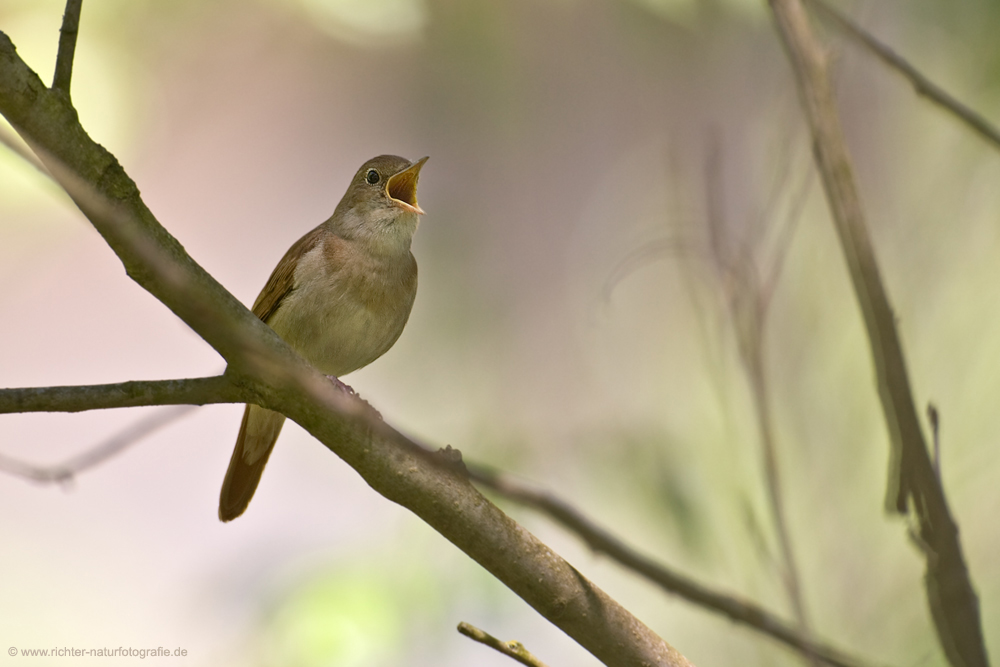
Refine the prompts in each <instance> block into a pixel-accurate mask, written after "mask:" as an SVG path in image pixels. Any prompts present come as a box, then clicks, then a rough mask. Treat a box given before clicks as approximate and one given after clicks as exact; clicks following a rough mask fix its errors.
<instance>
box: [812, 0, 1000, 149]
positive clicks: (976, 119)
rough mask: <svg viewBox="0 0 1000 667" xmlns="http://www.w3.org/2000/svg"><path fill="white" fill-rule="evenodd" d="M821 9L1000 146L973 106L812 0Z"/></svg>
mask: <svg viewBox="0 0 1000 667" xmlns="http://www.w3.org/2000/svg"><path fill="white" fill-rule="evenodd" d="M808 2H809V3H810V4H811V5H812V6H813V7H815V8H816V9H817V10H819V13H820V15H822V16H823V17H825V18H827V19H829V20H830V21H831V22H833V24H834V25H836V26H837V27H838V28H840V29H841V30H842V31H844V32H845V33H846V34H847V35H848V36H850V37H852V38H853V39H854V40H855V41H857V42H858V43H859V44H861V45H862V46H863V47H865V48H866V49H868V50H869V51H870V52H871V53H873V54H874V55H875V56H876V57H877V58H878V59H879V60H881V61H882V62H883V63H885V64H886V65H888V66H889V67H891V68H892V69H894V70H896V71H897V72H899V73H900V74H902V75H903V76H904V77H905V78H906V79H907V80H908V81H909V82H910V83H911V84H912V85H913V88H914V90H916V91H917V94H918V95H923V96H924V97H926V98H927V99H929V100H931V101H932V102H934V103H935V104H937V105H938V106H940V107H942V108H943V109H945V110H946V111H949V112H951V113H952V114H953V115H954V116H955V117H956V118H958V119H959V120H961V121H962V122H963V123H965V124H966V125H968V126H969V127H970V128H971V129H972V130H973V131H974V132H977V133H978V134H979V136H981V137H982V138H984V139H986V140H987V141H989V142H990V143H992V144H993V145H994V147H1000V130H998V129H997V128H996V127H995V126H994V125H993V124H992V123H990V122H989V121H988V120H986V119H985V118H983V117H982V116H981V115H980V114H979V113H977V112H976V111H974V110H973V109H971V108H969V107H968V106H966V105H965V104H963V103H962V102H959V101H958V100H957V99H956V98H955V97H953V96H952V95H951V94H949V93H948V92H946V91H945V90H944V89H943V88H941V87H940V86H938V85H937V84H936V83H934V82H933V81H931V80H930V79H928V78H927V77H926V76H924V75H923V74H921V73H920V71H919V70H917V68H915V67H914V66H913V65H911V64H910V63H909V62H907V61H906V60H905V59H904V58H903V57H902V56H900V55H898V54H897V53H896V52H895V51H893V50H892V49H890V48H889V47H888V46H886V45H885V44H883V43H882V42H880V41H879V40H878V39H876V38H875V37H874V36H873V35H872V34H871V33H869V32H868V31H866V30H865V29H864V28H862V27H861V26H859V25H858V24H857V23H854V22H853V21H851V19H849V18H847V16H845V15H844V14H841V13H840V12H839V11H837V10H836V9H834V8H833V7H831V6H830V5H828V4H827V3H826V2H824V1H823V0H808Z"/></svg>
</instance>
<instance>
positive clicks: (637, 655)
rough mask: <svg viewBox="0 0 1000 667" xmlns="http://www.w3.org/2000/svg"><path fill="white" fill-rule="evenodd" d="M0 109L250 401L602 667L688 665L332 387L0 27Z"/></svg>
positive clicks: (447, 471)
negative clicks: (151, 199) (158, 215)
mask: <svg viewBox="0 0 1000 667" xmlns="http://www.w3.org/2000/svg"><path fill="white" fill-rule="evenodd" d="M0 113H2V114H3V115H4V116H5V117H6V118H7V120H8V121H9V122H10V124H11V125H12V126H13V127H14V128H15V130H17V132H18V133H19V134H20V135H21V136H22V137H24V138H25V140H26V141H27V142H28V144H29V145H30V146H31V147H32V149H33V150H34V151H35V153H36V154H37V155H38V156H39V157H40V158H41V160H42V162H43V163H44V164H45V166H46V168H47V169H48V170H49V171H50V172H51V173H52V175H53V176H54V177H55V179H56V180H57V181H58V182H59V183H60V185H61V186H62V187H63V188H64V189H66V191H67V192H68V193H69V195H70V196H71V197H72V198H73V200H74V202H75V203H76V204H77V206H79V207H80V209H81V210H82V211H83V212H84V214H85V215H86V216H87V218H88V219H89V220H90V221H91V223H92V224H93V225H94V227H95V229H97V231H98V232H99V233H100V234H101V235H102V236H103V237H104V239H105V240H106V241H107V243H108V245H109V246H110V247H111V248H112V250H114V251H115V253H116V254H117V255H118V257H119V258H120V259H121V261H122V263H123V264H124V265H125V268H126V271H127V273H128V275H129V276H130V277H131V278H132V279H133V280H135V281H136V282H138V283H139V284H140V285H141V286H142V287H143V288H144V289H146V290H147V291H149V292H150V293H151V294H152V295H153V296H155V297H156V298H157V299H159V300H160V301H161V302H163V303H164V305H166V306H167V307H168V308H170V309H171V310H172V311H173V312H174V313H176V314H177V316H178V317H180V318H181V319H182V320H183V321H184V322H185V323H187V324H188V325H189V326H190V327H191V328H192V329H194V330H195V331H196V332H197V333H198V334H199V335H200V336H201V337H202V338H204V339H205V340H206V341H207V342H208V343H209V344H210V345H211V346H212V347H213V348H214V349H215V350H217V351H218V352H219V353H220V354H221V355H222V356H223V357H224V358H225V359H226V361H227V362H228V363H229V367H228V369H227V371H226V374H227V375H228V376H229V377H230V378H231V379H232V381H233V383H234V384H235V385H237V386H238V387H240V388H241V389H242V390H243V391H245V392H246V396H247V399H248V400H251V401H252V402H254V403H257V404H259V405H262V406H264V407H266V408H269V409H272V410H276V411H279V412H281V413H283V414H285V415H287V416H288V417H289V418H291V419H292V420H294V421H296V422H297V423H298V424H300V425H301V426H302V427H303V428H305V429H306V430H307V431H309V432H310V433H311V434H312V435H314V436H315V437H316V438H318V439H319V440H320V441H321V442H323V443H324V444H325V445H326V446H327V447H328V448H329V449H330V450H331V451H333V452H334V453H336V454H337V455H338V456H340V457H341V458H342V459H343V460H344V461H346V462H347V463H348V464H349V465H350V466H352V467H353V468H354V469H355V470H356V471H357V472H358V473H359V474H360V475H361V476H362V477H363V478H364V479H365V481H366V482H368V484H369V485H370V486H371V487H372V488H373V489H375V490H376V491H378V492H379V493H380V494H382V495H383V496H385V497H386V498H388V499H389V500H392V501H393V502H396V503H398V504H400V505H402V506H404V507H406V508H407V509H409V510H410V511H412V512H413V513H414V514H416V515H417V516H419V517H420V518H421V519H423V520H424V521H425V522H426V523H427V524H428V525H430V526H431V527H432V528H434V529H435V530H437V531H438V532H439V533H440V534H441V535H442V536H444V537H445V538H446V539H448V540H449V541H451V542H452V543H453V544H455V545H456V546H457V547H458V548H459V549H461V550H462V551H464V552H465V553H466V554H468V555H469V556H470V557H471V558H473V559H474V560H475V561H477V562H478V563H479V564H480V565H482V566H483V567H484V568H485V569H486V570H487V571H489V572H490V573H491V574H493V575H494V576H495V577H496V578H497V579H499V580H500V581H502V582H503V583H504V584H505V585H507V586H508V587H509V588H510V589H511V590H512V591H514V592H515V593H516V594H517V595H519V596H520V597H521V598H523V599H524V600H525V601H526V602H527V603H528V604H530V605H531V606H532V607H534V608H535V609H536V610H537V611H538V612H539V613H540V614H542V615H543V616H544V617H545V618H547V619H548V620H549V621H550V622H552V623H553V624H554V625H555V626H557V627H559V628H560V629H562V630H563V631H564V632H565V633H566V634H568V635H569V636H570V637H572V638H573V639H575V640H576V641H577V642H578V643H579V644H580V645H581V646H583V647H584V648H586V649H587V650H589V651H590V652H591V653H592V654H593V655H594V656H595V657H597V658H598V659H599V660H601V661H602V662H604V663H605V664H606V665H609V666H613V667H618V666H621V667H633V666H636V665H664V666H666V665H669V666H677V667H682V666H686V665H689V664H690V663H688V661H687V660H686V659H685V658H684V656H683V655H681V654H680V653H679V652H678V651H677V650H676V649H675V648H673V647H672V646H671V645H670V644H668V643H667V642H665V641H664V640H663V639H661V638H660V637H658V636H657V635H656V634H655V633H654V632H653V631H652V630H650V629H649V628H648V627H647V626H646V625H644V624H643V623H642V622H641V621H639V620H638V619H637V618H635V617H634V616H633V615H632V614H630V613H629V612H628V611H627V610H626V609H624V608H623V607H622V606H621V605H620V604H618V603H617V602H616V601H615V600H613V599H612V598H611V597H609V596H608V595H607V594H606V593H605V592H604V591H602V590H601V589H599V588H598V587H596V586H595V585H594V584H592V583H591V582H590V581H588V580H587V579H586V578H584V577H583V575H581V574H580V573H579V572H578V571H577V570H576V569H574V568H573V567H572V566H571V565H570V564H569V563H567V562H566V561H565V560H563V559H562V558H561V557H559V555H558V554H556V553H555V552H553V551H552V550H551V549H550V548H549V547H548V546H546V545H545V544H543V543H542V542H540V541H539V540H538V539H537V538H536V537H534V536H533V535H531V534H530V533H529V532H527V531H526V530H525V529H524V528H523V527H521V526H519V525H518V524H517V523H515V522H514V521H513V520H512V519H511V518H510V517H508V516H507V515H506V514H504V513H503V512H501V511H500V510H499V509H498V508H497V507H496V506H495V505H493V504H492V503H490V502H489V501H488V500H486V499H485V498H484V497H483V496H482V495H480V494H479V493H478V492H477V491H476V490H475V488H474V487H473V486H472V484H471V483H470V482H469V480H468V477H467V476H466V474H465V473H464V471H463V470H461V469H459V468H458V466H445V465H435V464H434V463H433V462H431V461H429V460H428V457H427V455H426V454H425V453H424V452H425V450H424V449H423V448H422V447H420V446H419V445H417V444H416V443H415V442H413V441H412V440H409V439H408V438H406V437H405V436H403V435H401V434H400V433H398V432H397V431H395V430H393V429H392V428H390V427H389V426H388V425H386V424H384V423H383V422H381V421H380V420H379V419H377V417H375V416H374V414H373V411H372V410H371V409H370V408H367V407H365V406H364V405H363V404H362V403H361V402H360V401H356V400H354V399H352V398H351V397H349V396H347V395H345V394H344V392H342V391H340V390H338V389H336V388H335V387H334V386H333V385H332V384H331V383H330V382H329V381H328V380H327V378H326V377H325V376H324V375H322V374H321V373H320V372H319V371H317V370H316V369H315V368H313V367H312V366H310V365H309V364H307V363H306V362H305V361H304V360H303V359H302V358H301V357H299V356H298V355H297V354H295V352H294V351H293V350H292V349H291V348H290V347H289V346H288V345H287V344H286V343H285V342H284V341H282V340H281V338H279V337H278V335H277V334H275V333H274V331H272V330H271V329H270V327H268V326H267V325H265V324H264V323H263V322H261V321H260V320H259V319H258V318H256V317H254V315H253V314H252V313H251V312H250V311H249V310H247V309H246V308H245V307H244V306H243V305H242V304H241V303H239V301H237V300H236V298H235V297H234V296H233V295H232V294H230V293H229V292H228V291H226V290H225V288H223V287H222V285H220V284H219V283H218V282H217V281H216V280H215V279H214V278H212V277H211V276H210V275H209V274H208V273H206V272H205V270H204V269H202V268H201V267H200V266H199V265H198V264H197V263H195V261H194V260H193V259H192V258H191V257H190V256H189V255H188V254H187V253H186V252H185V251H184V249H183V247H181V245H180V243H178V242H177V240H176V239H175V238H174V237H173V236H171V235H170V234H169V233H168V232H167V231H166V230H165V229H164V228H163V227H162V226H160V224H159V223H158V222H157V221H156V219H155V218H154V217H153V214H152V213H151V212H150V211H149V209H148V208H146V206H145V204H144V203H143V202H142V199H141V198H140V196H139V191H138V188H136V186H135V183H133V182H132V180H131V179H130V178H129V177H128V176H127V175H126V174H125V171H124V170H123V169H122V168H121V166H120V165H119V164H118V161H117V160H116V159H115V158H114V156H112V155H111V154H110V153H108V152H107V151H106V150H105V149H103V148H102V147H100V146H98V145H97V144H96V143H94V142H93V141H92V140H91V139H90V137H89V136H87V134H86V132H85V131H84V130H83V128H82V127H81V126H80V124H79V121H78V119H77V115H76V112H75V110H74V109H73V108H72V106H71V105H70V104H69V101H68V98H67V97H66V96H65V95H62V94H59V93H53V91H50V90H48V89H46V88H45V86H44V85H43V84H42V82H41V80H39V78H38V76H37V75H36V74H35V73H34V72H32V71H31V69H30V68H28V66H27V65H26V64H25V63H24V62H23V61H22V60H21V59H20V58H19V57H18V56H17V53H16V51H15V49H14V45H13V44H12V43H11V41H10V39H9V38H8V37H7V36H6V35H5V34H3V33H2V32H0Z"/></svg>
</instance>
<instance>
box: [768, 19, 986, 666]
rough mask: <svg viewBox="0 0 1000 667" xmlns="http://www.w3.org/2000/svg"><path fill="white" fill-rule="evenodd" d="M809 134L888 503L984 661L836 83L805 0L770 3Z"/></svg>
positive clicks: (940, 628)
mask: <svg viewBox="0 0 1000 667" xmlns="http://www.w3.org/2000/svg"><path fill="white" fill-rule="evenodd" d="M770 5H771V9H772V11H773V14H774V18H775V23H776V25H777V29H778V33H779V34H780V35H781V39H782V41H783V42H784V45H785V49H786V51H787V54H788V58H789V60H790V61H791V64H792V69H793V70H794V73H795V78H796V82H797V85H798V90H799V97H800V101H801V104H802V107H803V110H804V112H805V115H806V119H807V121H808V123H809V128H810V131H811V133H812V139H813V146H814V156H815V159H816V164H817V167H818V168H819V172H820V175H821V177H822V180H823V187H824V190H825V191H826V196H827V201H828V203H829V205H830V210H831V213H832V219H833V223H834V226H835V228H836V230H837V235H838V237H839V238H840V244H841V248H842V250H843V253H844V256H845V259H846V260H847V266H848V270H849V273H850V276H851V281H852V283H853V285H854V291H855V294H856V295H857V298H858V302H859V304H860V305H861V311H862V314H863V317H864V322H865V327H866V330H867V333H868V340H869V343H870V348H871V354H872V357H873V361H874V365H875V372H876V375H877V378H878V390H879V397H880V398H881V400H882V407H883V412H884V415H885V420H886V424H887V426H888V428H889V432H890V435H891V440H892V463H893V467H892V468H891V469H890V480H889V482H890V484H889V494H888V496H887V505H888V508H889V509H890V510H895V511H897V512H901V513H902V512H906V511H907V506H908V504H909V505H910V506H911V507H912V509H913V510H914V512H915V513H916V516H917V520H918V521H919V525H920V538H921V540H922V541H923V542H924V544H926V545H927V547H928V549H929V551H928V552H927V553H926V554H925V555H926V562H927V572H926V576H925V584H926V587H927V598H928V603H929V605H930V610H931V615H932V617H933V618H934V625H935V628H936V629H937V634H938V639H939V641H940V643H941V646H942V648H943V649H944V652H945V655H947V657H948V660H949V661H950V662H951V664H952V665H954V666H955V667H986V666H987V665H988V664H989V660H988V658H987V656H986V646H985V643H984V641H983V634H982V627H981V622H980V616H979V599H978V598H977V597H976V593H975V590H974V589H973V586H972V581H971V579H970V576H969V572H968V569H967V567H966V565H965V557H964V556H963V554H962V547H961V544H960V542H959V539H958V525H957V524H956V523H955V520H954V519H953V518H952V516H951V510H950V509H949V507H948V503H947V500H946V498H945V494H944V489H943V488H942V486H941V483H940V480H939V479H938V476H937V475H936V474H935V472H934V466H933V464H932V463H931V460H930V456H929V454H928V451H927V444H926V442H925V440H924V435H923V431H922V430H921V427H920V422H919V419H918V417H917V410H916V405H915V402H914V399H913V393H912V390H911V389H910V383H909V378H908V375H907V371H906V363H905V359H904V356H903V349H902V344H901V343H900V340H899V334H898V332H897V331H896V322H895V316H894V314H893V311H892V307H891V306H890V305H889V299H888V296H887V295H886V292H885V287H884V286H883V284H882V279H881V276H880V275H879V269H878V263H877V261H876V258H875V251H874V248H873V247H872V244H871V239H870V238H869V235H868V226H867V222H866V221H865V215H864V209H863V208H862V205H861V198H860V196H859V194H858V188H857V184H856V183H855V180H854V171H853V168H852V166H851V160H850V156H849V154H848V151H847V145H846V143H845V142H844V137H843V132H842V130H841V127H840V118H839V116H838V114H837V106H836V104H835V102H834V96H833V90H832V87H831V86H830V80H829V74H828V69H827V61H826V53H825V50H824V49H823V47H822V45H821V44H820V43H819V42H818V41H817V40H816V38H815V37H814V36H813V32H812V27H811V26H810V24H809V18H808V15H807V14H806V12H805V10H804V8H803V6H802V3H801V2H800V0H770Z"/></svg>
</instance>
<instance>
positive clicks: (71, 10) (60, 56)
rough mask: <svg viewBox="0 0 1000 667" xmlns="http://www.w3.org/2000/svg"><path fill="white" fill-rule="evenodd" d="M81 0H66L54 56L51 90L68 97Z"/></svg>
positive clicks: (78, 29) (78, 28)
mask: <svg viewBox="0 0 1000 667" xmlns="http://www.w3.org/2000/svg"><path fill="white" fill-rule="evenodd" d="M82 4H83V0H66V11H65V13H64V14H63V22H62V27H61V28H59V52H58V53H57V54H56V72H55V74H54V75H53V76H52V89H53V90H61V91H62V92H64V93H66V97H69V83H70V78H71V77H72V76H73V56H74V54H75V52H76V36H77V33H79V31H80V8H81V5H82Z"/></svg>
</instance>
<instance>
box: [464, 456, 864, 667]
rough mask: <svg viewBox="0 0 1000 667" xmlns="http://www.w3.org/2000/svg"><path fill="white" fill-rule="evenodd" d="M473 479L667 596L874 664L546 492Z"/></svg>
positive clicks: (850, 661) (492, 476)
mask: <svg viewBox="0 0 1000 667" xmlns="http://www.w3.org/2000/svg"><path fill="white" fill-rule="evenodd" d="M469 476H470V477H471V478H472V480H473V481H475V482H478V483H479V484H482V485H483V486H485V487H487V488H490V489H493V490H494V491H496V492H497V493H499V494H500V495H502V496H503V497H504V498H507V499H509V500H512V501H514V502H516V503H520V504H522V505H525V506H527V507H531V508H534V509H536V510H538V511H540V512H542V513H543V514H545V515H547V516H549V517H550V518H552V519H553V520H555V521H556V522H557V523H559V524H560V525H562V526H563V527H564V528H566V529H568V530H569V531H571V532H573V533H575V534H576V535H577V536H579V537H580V539H582V540H583V541H584V542H586V544H587V546H588V547H590V548H591V549H592V550H593V551H594V552H595V553H599V554H605V555H606V556H608V557H609V558H611V559H612V560H614V561H616V562H618V563H619V564H620V565H622V566H624V567H626V568H627V569H629V570H632V571H633V572H636V573H637V574H639V575H641V576H643V577H645V578H646V579H648V580H649V581H651V582H653V583H654V584H656V585H657V586H659V587H660V588H662V589H663V590H665V591H666V592H668V593H673V594H675V595H678V596H680V597H682V598H684V599H685V600H687V601H688V602H691V603H693V604H695V605H698V606H699V607H703V608H705V609H708V610H709V611H714V612H716V613H720V614H722V615H724V616H726V617H727V618H729V619H730V620H732V621H735V622H736V623H740V624H743V625H745V626H747V627H748V628H750V629H752V630H756V631H757V632H760V633H761V634H764V635H766V636H768V637H771V638H772V639H776V640H778V641H779V642H781V643H782V644H784V645H786V646H788V647H790V648H792V649H794V650H796V651H798V652H799V653H801V654H803V655H805V656H808V657H810V658H815V659H817V660H820V661H822V662H825V663H827V664H829V665H834V666H835V667H863V666H864V665H866V664H869V663H865V662H863V661H861V660H859V659H857V658H854V657H851V656H849V655H846V654H844V653H842V652H841V651H838V650H837V649H834V648H831V647H829V646H826V645H824V644H821V643H819V642H816V641H814V640H813V639H812V638H810V637H808V636H805V635H803V634H802V633H801V632H799V631H798V630H797V629H795V628H794V627H792V626H791V625H789V624H788V623H786V622H785V621H784V620H782V619H781V618H779V617H778V616H776V615H775V614H773V613H772V612H770V611H768V610H766V609H764V608H763V607H760V606H758V605H756V604H753V603H752V602H746V601H744V600H741V599H739V598H737V597H735V596H732V595H727V594H725V593H720V592H718V591H714V590H712V589H710V588H708V587H706V586H703V585H702V584H699V583H697V582H695V581H694V580H692V579H690V578H689V577H687V576H686V575H683V574H680V573H678V572H675V571H673V570H671V569H670V568H668V567H665V566H664V565H661V564H659V563H657V562H655V561H654V560H653V559H651V558H649V557H648V556H644V555H642V554H640V553H638V552H636V551H635V550H633V549H632V548H630V547H628V546H626V545H625V544H624V543H623V542H622V541H621V540H619V539H618V538H616V537H614V536H613V535H611V534H610V533H609V532H607V531H606V530H604V529H603V528H601V527H600V526H598V525H597V524H595V523H594V522H592V521H591V520H590V519H588V518H587V517H585V516H584V515H583V514H581V513H580V512H579V511H578V510H576V509H575V508H574V507H572V506H570V505H569V504H568V503H566V502H564V501H563V500H560V499H559V498H557V497H556V496H554V495H552V494H550V493H548V492H546V491H543V490H540V489H537V488H534V487H531V486H529V485H527V484H524V483H523V482H519V481H517V480H515V479H514V478H512V477H511V476H510V475H505V474H503V473H499V472H495V471H492V470H487V469H485V468H481V467H473V466H469Z"/></svg>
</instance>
